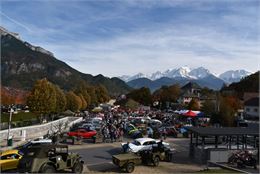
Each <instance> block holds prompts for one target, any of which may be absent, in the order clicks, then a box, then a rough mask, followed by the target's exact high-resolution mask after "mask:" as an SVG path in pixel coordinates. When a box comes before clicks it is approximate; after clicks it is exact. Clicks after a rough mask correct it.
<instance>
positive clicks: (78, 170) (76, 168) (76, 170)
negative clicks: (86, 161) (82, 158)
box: [72, 161, 83, 173]
mask: <svg viewBox="0 0 260 174" xmlns="http://www.w3.org/2000/svg"><path fill="white" fill-rule="evenodd" d="M72 171H73V173H82V171H83V164H82V163H81V162H79V161H77V162H76V163H75V164H74V166H73V168H72Z"/></svg>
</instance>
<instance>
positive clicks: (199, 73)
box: [189, 67, 211, 79]
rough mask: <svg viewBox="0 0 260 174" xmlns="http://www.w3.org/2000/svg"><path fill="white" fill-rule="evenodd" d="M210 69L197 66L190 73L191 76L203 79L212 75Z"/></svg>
mask: <svg viewBox="0 0 260 174" xmlns="http://www.w3.org/2000/svg"><path fill="white" fill-rule="evenodd" d="M210 74H211V73H210V71H209V70H208V69H206V68H204V67H199V68H195V69H193V70H191V71H190V73H189V75H190V77H192V78H194V79H202V78H205V77H207V76H208V75H210Z"/></svg>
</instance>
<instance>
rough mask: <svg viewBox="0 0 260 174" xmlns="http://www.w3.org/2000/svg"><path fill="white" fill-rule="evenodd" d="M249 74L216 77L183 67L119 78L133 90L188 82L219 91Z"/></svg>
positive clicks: (225, 74)
mask: <svg viewBox="0 0 260 174" xmlns="http://www.w3.org/2000/svg"><path fill="white" fill-rule="evenodd" d="M250 74H251V73H250V72H248V71H245V70H235V71H233V70H230V71H227V72H224V73H222V74H220V75H219V76H217V75H215V74H213V73H211V72H210V71H209V70H208V69H206V68H204V67H198V68H194V69H191V68H189V67H187V66H184V67H180V68H176V69H169V70H166V71H164V72H160V71H156V72H154V73H152V74H149V75H145V74H143V73H138V74H136V75H133V76H128V75H124V76H121V77H119V78H120V79H122V80H124V81H125V82H127V84H128V85H129V86H131V87H133V88H140V87H143V86H146V87H149V88H150V89H151V90H152V91H154V90H156V89H158V88H160V87H161V86H162V85H171V84H176V83H178V84H180V85H182V84H185V83H187V82H188V81H193V82H196V83H198V84H199V85H201V86H202V87H208V88H211V89H220V88H221V87H222V86H223V84H230V83H233V82H238V81H239V80H240V79H241V78H243V77H246V76H248V75H250Z"/></svg>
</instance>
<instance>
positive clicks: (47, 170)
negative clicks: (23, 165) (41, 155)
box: [40, 164, 56, 173]
mask: <svg viewBox="0 0 260 174" xmlns="http://www.w3.org/2000/svg"><path fill="white" fill-rule="evenodd" d="M40 173H56V169H55V168H54V167H53V166H51V165H48V164H46V165H45V166H43V167H42V169H41V172H40Z"/></svg>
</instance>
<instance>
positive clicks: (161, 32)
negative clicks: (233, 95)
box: [0, 0, 260, 77]
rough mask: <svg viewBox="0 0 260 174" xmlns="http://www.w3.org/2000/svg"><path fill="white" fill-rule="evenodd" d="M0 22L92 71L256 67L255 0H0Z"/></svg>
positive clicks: (258, 23) (258, 6) (259, 18)
mask: <svg viewBox="0 0 260 174" xmlns="http://www.w3.org/2000/svg"><path fill="white" fill-rule="evenodd" d="M0 7H1V8H0V19H1V26H3V27H5V28H6V29H8V30H9V31H12V32H16V33H19V34H20V37H21V38H22V40H24V41H27V42H29V43H31V44H33V45H39V46H41V47H43V48H45V49H47V50H49V51H51V52H53V53H54V55H55V57H56V58H57V59H59V60H62V61H64V62H66V63H67V64H68V65H70V66H72V67H73V68H75V69H77V70H79V71H81V72H83V73H89V74H92V75H97V74H103V75H105V76H108V77H114V76H121V75H134V74H136V73H139V72H141V73H145V74H149V73H153V72H156V71H165V70H167V69H174V68H178V67H181V66H189V67H191V68H196V67H201V66H203V67H205V68H207V69H209V70H210V71H211V72H212V73H214V74H220V73H223V72H224V71H227V70H237V69H245V70H247V71H250V72H255V71H258V70H259V69H260V68H259V65H260V61H259V55H260V47H259V46H260V41H259V31H260V0H210V1H208V0H113V1H109V0H52V1H48V0H34V1H30V0H18V1H14V0H2V1H1V6H0Z"/></svg>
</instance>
